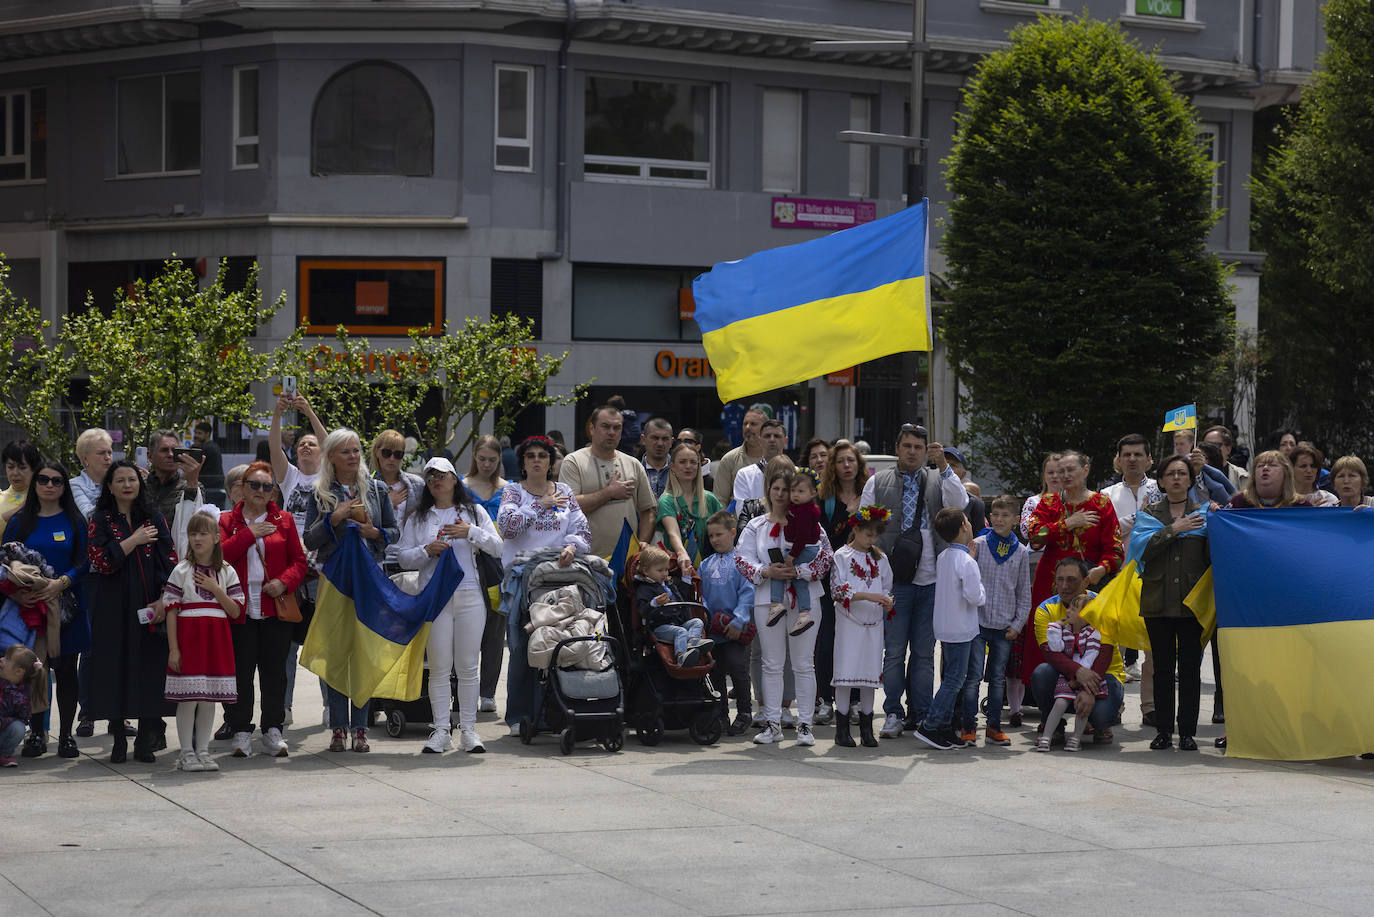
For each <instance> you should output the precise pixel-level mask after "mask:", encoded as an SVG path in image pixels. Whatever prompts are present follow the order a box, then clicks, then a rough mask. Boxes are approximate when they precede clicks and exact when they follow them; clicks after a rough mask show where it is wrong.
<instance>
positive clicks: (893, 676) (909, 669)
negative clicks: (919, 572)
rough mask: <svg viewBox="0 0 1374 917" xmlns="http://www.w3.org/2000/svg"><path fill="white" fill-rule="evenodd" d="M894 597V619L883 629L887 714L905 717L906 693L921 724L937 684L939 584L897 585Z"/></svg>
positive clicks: (885, 709)
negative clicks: (903, 698) (936, 641)
mask: <svg viewBox="0 0 1374 917" xmlns="http://www.w3.org/2000/svg"><path fill="white" fill-rule="evenodd" d="M892 596H893V599H894V600H895V601H894V603H893V606H892V610H893V616H892V617H891V618H889V619H888V620H887V621H886V622H885V624H884V626H883V713H885V714H889V715H891V714H896V715H897V716H901V715H902V692H903V691H905V692H906V700H907V706H908V707H909V708H910V709H909V710H908V711H907V712H908V713H909V714H910V717H909V718H910V719H913V720H916V721H917V722H920V721H921V720H924V719H925V716H926V711H927V710H928V709H929V708H930V692H931V688H932V687H933V686H934V684H935V621H934V618H935V584H934V583H931V584H930V585H929V586H913V585H911V584H910V583H897V584H896V585H895V586H893V587H892ZM908 650H909V651H910V653H911V661H910V664H908V662H907V653H908Z"/></svg>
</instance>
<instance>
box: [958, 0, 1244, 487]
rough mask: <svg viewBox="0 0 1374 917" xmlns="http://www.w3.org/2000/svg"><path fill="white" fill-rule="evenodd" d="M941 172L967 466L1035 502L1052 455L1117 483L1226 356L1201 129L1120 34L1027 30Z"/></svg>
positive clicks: (982, 91) (987, 79) (1004, 55)
mask: <svg viewBox="0 0 1374 917" xmlns="http://www.w3.org/2000/svg"><path fill="white" fill-rule="evenodd" d="M963 103H964V111H963V112H962V113H961V114H960V115H959V116H958V130H957V134H956V137H955V144H954V149H953V151H952V153H951V154H950V156H949V158H948V159H947V160H946V161H945V165H946V167H947V170H948V172H947V177H948V181H949V184H950V189H951V191H952V192H953V201H952V203H951V205H950V216H949V225H948V228H947V231H946V233H945V236H944V242H943V245H944V251H945V253H946V254H947V256H948V258H949V264H950V273H949V279H950V281H951V290H950V302H949V305H948V307H947V308H946V309H945V311H944V321H943V323H942V326H941V331H942V337H943V338H944V340H945V341H946V343H947V344H948V346H949V350H950V356H951V362H952V363H953V365H954V368H955V372H956V374H957V376H958V379H959V381H960V383H961V386H962V388H963V398H962V407H963V409H964V411H965V412H966V414H967V415H968V416H969V417H970V418H971V421H972V430H971V433H972V438H973V440H974V442H975V444H976V448H975V450H974V455H976V456H978V457H979V459H980V461H983V462H985V463H986V464H987V465H990V466H991V467H992V468H993V469H995V470H996V471H997V473H998V474H999V476H1001V477H1002V478H1003V480H1005V481H1007V482H1008V483H1009V484H1014V485H1016V486H1019V487H1021V488H1024V489H1030V488H1033V487H1036V486H1038V483H1039V467H1040V458H1041V455H1042V453H1044V452H1046V451H1050V450H1052V449H1054V448H1063V447H1070V446H1071V447H1075V448H1079V449H1082V450H1083V451H1085V452H1086V453H1088V454H1089V455H1090V456H1091V457H1092V458H1093V468H1094V472H1093V477H1094V478H1095V479H1096V478H1098V477H1099V476H1101V477H1105V476H1107V475H1109V474H1110V472H1111V461H1110V455H1111V447H1112V444H1113V441H1114V440H1115V439H1116V438H1117V437H1118V436H1120V435H1121V434H1123V433H1128V432H1142V433H1146V434H1147V435H1148V434H1149V433H1151V432H1153V431H1157V430H1158V428H1159V424H1160V421H1161V419H1162V417H1163V415H1164V412H1165V411H1167V410H1168V409H1170V408H1173V407H1176V406H1178V405H1180V404H1185V403H1188V402H1191V401H1194V400H1196V399H1197V398H1198V397H1199V396H1200V393H1201V392H1202V391H1203V390H1204V389H1205V387H1206V385H1207V384H1208V378H1209V375H1211V373H1212V370H1211V367H1212V364H1213V363H1214V362H1215V361H1216V360H1217V358H1218V357H1220V356H1221V355H1223V354H1226V353H1228V352H1229V349H1230V348H1229V341H1228V339H1227V329H1228V323H1227V317H1228V313H1229V304H1228V301H1227V287H1226V271H1225V268H1224V267H1223V266H1222V265H1221V263H1220V262H1219V261H1218V259H1217V258H1216V257H1215V256H1212V255H1209V254H1207V253H1206V251H1205V249H1204V245H1205V242H1206V239H1207V233H1208V230H1209V229H1210V228H1211V226H1212V225H1213V223H1214V222H1215V220H1216V214H1215V213H1214V212H1213V211H1212V206H1211V200H1212V197H1211V189H1212V180H1213V173H1212V167H1211V165H1210V163H1209V162H1208V159H1207V157H1206V155H1205V154H1204V152H1203V150H1202V148H1201V146H1200V144H1199V143H1198V140H1197V133H1198V126H1197V121H1196V117H1195V115H1194V113H1193V111H1192V110H1191V109H1190V107H1189V106H1188V104H1187V103H1186V102H1185V101H1184V99H1183V98H1182V97H1180V96H1179V95H1178V94H1177V93H1176V92H1175V91H1174V89H1173V85H1172V83H1171V80H1170V78H1169V77H1168V75H1167V74H1166V73H1165V71H1164V69H1163V67H1162V66H1160V64H1159V62H1158V61H1157V60H1156V59H1155V58H1154V57H1153V56H1151V55H1150V54H1147V53H1145V52H1144V51H1142V50H1141V49H1140V48H1139V47H1138V46H1137V45H1136V44H1135V43H1133V42H1132V41H1130V40H1129V39H1128V38H1127V37H1126V36H1125V35H1124V34H1123V33H1122V32H1121V30H1120V29H1119V28H1118V27H1116V26H1113V25H1108V24H1105V23H1101V22H1094V21H1091V20H1089V19H1087V18H1079V19H1074V20H1050V19H1048V18H1044V19H1042V20H1040V21H1039V22H1037V23H1034V24H1029V25H1023V26H1020V27H1018V28H1017V29H1015V30H1014V31H1013V32H1012V41H1011V47H1010V48H1008V49H1007V50H1005V51H1000V52H997V53H995V54H991V55H989V56H988V57H987V58H985V59H984V60H983V61H982V63H981V64H980V65H979V67H978V70H977V72H976V74H975V75H974V78H973V79H972V80H971V81H970V83H969V85H968V87H967V89H966V90H965V92H964V97H963Z"/></svg>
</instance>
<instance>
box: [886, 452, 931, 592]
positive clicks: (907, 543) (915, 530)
mask: <svg viewBox="0 0 1374 917" xmlns="http://www.w3.org/2000/svg"><path fill="white" fill-rule="evenodd" d="M898 483H899V487H898V491H897V501H898V512H897V514H896V515H897V518H898V519H900V518H901V489H900V482H898ZM925 502H926V477H925V475H922V476H921V483H920V487H919V488H918V490H917V492H916V515H915V518H913V519H912V522H911V528H909V529H905V530H904V531H901V532H898V533H897V540H896V542H894V543H893V545H892V550H891V551H888V552H887V556H888V562H889V563H891V564H892V581H893V582H894V583H909V582H911V581H912V580H913V579H915V578H916V568H917V567H919V566H920V565H921V549H922V548H923V547H924V546H925V538H924V536H922V535H921V507H923V506H925Z"/></svg>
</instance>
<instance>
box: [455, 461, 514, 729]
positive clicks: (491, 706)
mask: <svg viewBox="0 0 1374 917" xmlns="http://www.w3.org/2000/svg"><path fill="white" fill-rule="evenodd" d="M461 483H463V484H466V485H467V488H468V493H470V494H471V495H472V500H473V502H474V503H476V504H477V505H478V506H480V507H482V508H483V509H484V510H486V511H487V518H489V519H491V521H492V522H493V523H494V522H495V521H496V514H497V513H498V512H500V511H501V491H502V489H503V488H505V486H506V485H507V484H509V483H510V481H507V480H506V479H505V478H503V477H501V441H500V440H499V439H497V438H496V437H495V436H492V435H490V434H488V435H486V436H479V437H478V438H477V442H476V443H474V444H473V446H472V464H470V465H469V466H468V476H467V478H466V479H465V480H463V481H462V482H461ZM505 648H506V618H505V615H503V614H501V612H500V610H499V609H497V608H488V609H487V623H486V627H485V629H484V630H483V631H482V673H481V685H480V686H479V687H480V689H481V697H480V699H479V700H478V701H477V712H478V713H495V712H496V684H497V682H499V681H500V680H501V662H502V654H503V653H504V652H505Z"/></svg>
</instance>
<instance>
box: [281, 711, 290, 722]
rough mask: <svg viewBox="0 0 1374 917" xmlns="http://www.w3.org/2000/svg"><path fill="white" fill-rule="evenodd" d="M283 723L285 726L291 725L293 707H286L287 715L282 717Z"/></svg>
mask: <svg viewBox="0 0 1374 917" xmlns="http://www.w3.org/2000/svg"><path fill="white" fill-rule="evenodd" d="M281 724H282V725H283V726H290V725H291V708H290V707H287V708H286V716H284V717H282V718H281Z"/></svg>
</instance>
